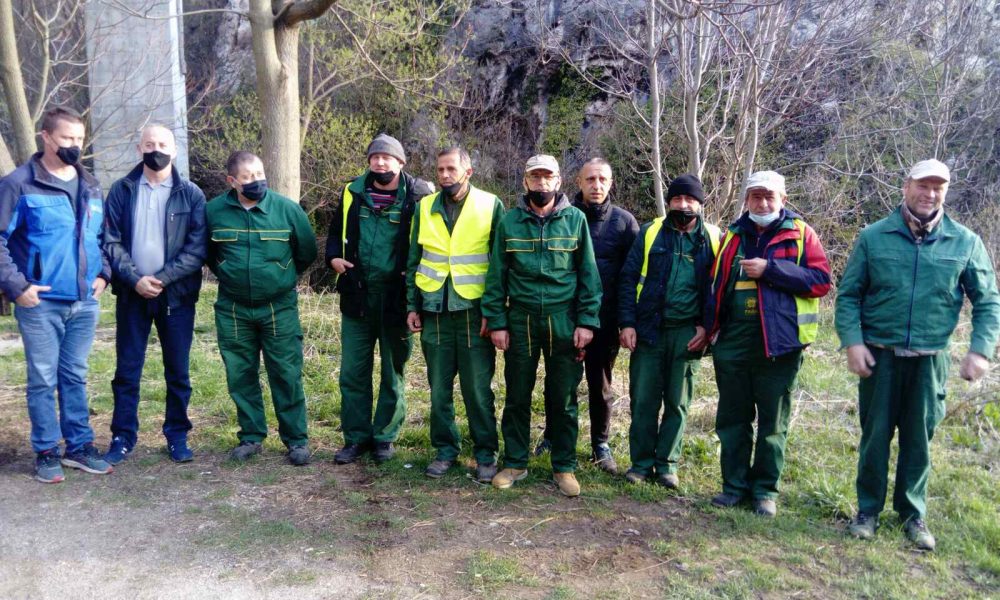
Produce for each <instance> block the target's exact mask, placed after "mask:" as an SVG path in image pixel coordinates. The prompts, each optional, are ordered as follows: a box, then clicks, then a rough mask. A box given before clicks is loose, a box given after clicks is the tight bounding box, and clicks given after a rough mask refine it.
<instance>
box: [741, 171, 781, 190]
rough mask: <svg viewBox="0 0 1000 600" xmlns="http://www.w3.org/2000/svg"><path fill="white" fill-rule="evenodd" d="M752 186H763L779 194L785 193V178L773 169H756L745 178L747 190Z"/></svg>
mask: <svg viewBox="0 0 1000 600" xmlns="http://www.w3.org/2000/svg"><path fill="white" fill-rule="evenodd" d="M753 188H764V189H765V190H771V191H772V192H778V193H779V194H784V193H785V178H784V177H782V176H781V175H780V174H779V173H776V172H774V171H757V172H756V173H754V174H752V175H750V179H748V180H747V191H750V190H752V189H753Z"/></svg>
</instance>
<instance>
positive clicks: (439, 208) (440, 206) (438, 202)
mask: <svg viewBox="0 0 1000 600" xmlns="http://www.w3.org/2000/svg"><path fill="white" fill-rule="evenodd" d="M474 189H475V186H473V185H472V183H471V182H470V183H469V189H467V190H466V191H465V195H464V196H462V199H461V200H459V201H458V203H459V204H461V203H463V202H465V201H466V200H468V199H469V198H470V197H471V196H472V190H474ZM446 202H451V200H449V199H448V198H445V195H444V190H438V192H437V193H436V194H434V201H433V202H431V212H432V213H434V212H436V213H441V214H442V215H444V214H445V208H444V207H445V203H446Z"/></svg>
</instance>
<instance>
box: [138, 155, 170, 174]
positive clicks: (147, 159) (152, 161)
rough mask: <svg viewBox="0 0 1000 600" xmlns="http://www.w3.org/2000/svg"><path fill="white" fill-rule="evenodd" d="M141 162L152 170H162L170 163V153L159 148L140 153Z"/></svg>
mask: <svg viewBox="0 0 1000 600" xmlns="http://www.w3.org/2000/svg"><path fill="white" fill-rule="evenodd" d="M142 164H144V165H146V166H147V167H149V168H150V169H152V170H154V171H162V170H163V169H166V168H167V167H168V166H169V165H170V155H169V154H164V153H162V152H160V151H159V150H153V151H152V152H143V153H142Z"/></svg>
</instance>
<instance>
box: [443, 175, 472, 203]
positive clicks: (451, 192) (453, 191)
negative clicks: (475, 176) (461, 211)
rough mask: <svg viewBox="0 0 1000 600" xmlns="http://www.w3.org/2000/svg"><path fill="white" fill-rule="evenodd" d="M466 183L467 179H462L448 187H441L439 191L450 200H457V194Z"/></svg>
mask: <svg viewBox="0 0 1000 600" xmlns="http://www.w3.org/2000/svg"><path fill="white" fill-rule="evenodd" d="M466 181H467V179H465V178H462V179H459V180H458V181H456V182H455V183H452V184H449V185H442V186H441V191H442V192H444V195H445V196H447V197H449V198H451V199H452V200H455V199H457V198H458V194H459V192H461V191H462V186H463V185H465V182H466Z"/></svg>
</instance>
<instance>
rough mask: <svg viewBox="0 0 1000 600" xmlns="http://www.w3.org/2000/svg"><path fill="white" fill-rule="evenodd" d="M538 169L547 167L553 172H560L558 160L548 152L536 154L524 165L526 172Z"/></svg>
mask: <svg viewBox="0 0 1000 600" xmlns="http://www.w3.org/2000/svg"><path fill="white" fill-rule="evenodd" d="M537 169H545V170H546V171H549V172H551V173H555V174H556V175H558V174H559V163H558V162H556V158H555V157H554V156H550V155H548V154H536V155H534V156H532V157H531V158H529V159H528V162H527V164H525V165H524V172H525V173H530V172H532V171H535V170H537Z"/></svg>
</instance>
